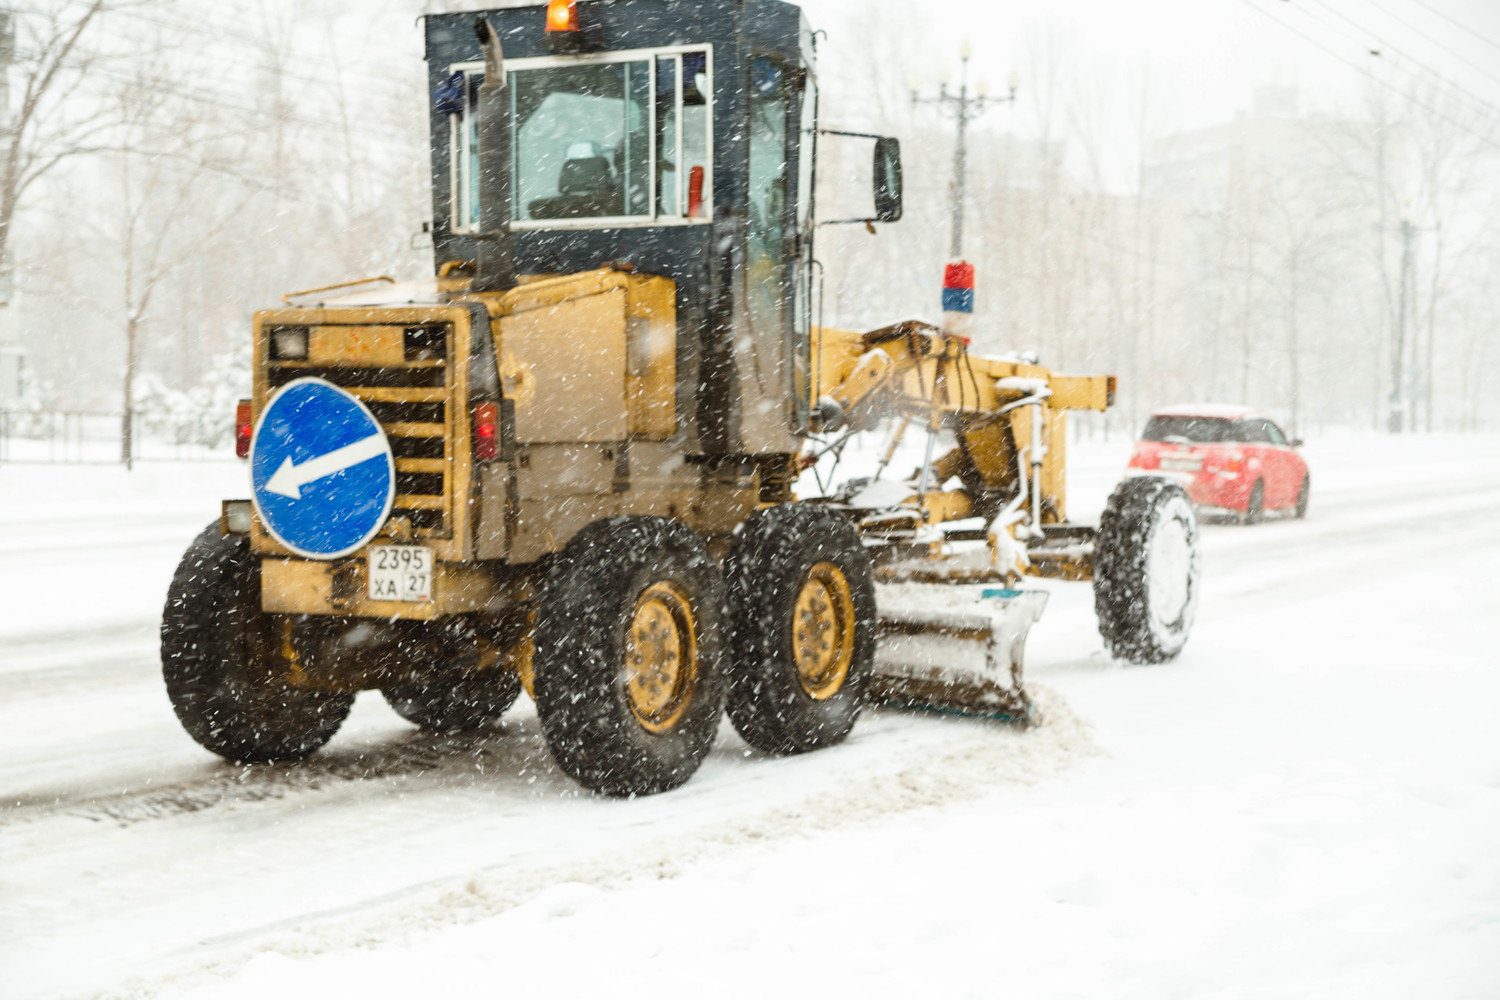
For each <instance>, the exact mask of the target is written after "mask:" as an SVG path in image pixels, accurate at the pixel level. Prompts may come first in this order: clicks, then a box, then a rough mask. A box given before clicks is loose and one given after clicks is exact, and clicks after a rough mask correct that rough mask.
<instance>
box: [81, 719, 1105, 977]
mask: <svg viewBox="0 0 1500 1000" xmlns="http://www.w3.org/2000/svg"><path fill="white" fill-rule="evenodd" d="M1034 697H1035V699H1036V702H1037V704H1038V707H1039V710H1040V712H1041V722H1040V724H1039V725H1036V726H1033V727H1032V728H1030V729H1028V730H1017V729H1015V728H1012V727H1001V726H994V725H990V724H984V723H977V722H976V724H975V725H974V726H973V727H972V730H971V734H969V735H967V736H966V737H960V738H958V739H956V740H954V741H952V742H951V743H949V744H946V745H945V746H944V747H943V748H940V749H936V750H934V749H933V748H931V747H928V748H925V749H920V750H916V751H913V753H912V756H911V757H910V758H908V759H907V760H905V761H904V762H903V764H902V766H898V767H893V768H890V769H887V770H882V771H878V772H874V773H871V772H868V771H858V772H854V773H852V774H846V775H845V778H846V780H844V781H843V782H842V783H840V784H839V785H838V787H837V789H836V790H833V791H826V790H825V791H819V792H816V793H814V794H812V795H809V796H808V797H806V798H805V799H803V800H802V801H800V802H796V803H793V804H781V805H774V806H770V807H762V808H754V807H753V803H754V802H755V801H758V800H751V803H752V808H751V809H749V810H746V811H742V812H738V813H736V814H734V815H732V816H730V817H728V818H725V819H721V820H718V821H715V822H710V823H705V824H701V825H699V826H697V827H696V828H694V829H691V830H682V829H674V830H672V832H669V833H665V834H662V835H659V836H656V837H654V838H651V839H650V840H648V841H646V842H645V843H643V844H637V845H635V846H633V847H630V848H628V849H625V850H615V851H610V852H608V853H604V854H598V855H594V856H592V857H589V858H586V859H583V860H580V861H574V862H566V863H562V864H538V865H533V866H522V867H516V866H514V865H505V866H499V867H493V868H481V869H478V870H476V871H474V872H472V873H470V874H468V875H465V876H459V877H453V878H446V879H441V880H437V881H433V882H429V883H426V884H422V885H417V886H413V887H411V888H409V889H406V890H403V891H401V892H397V893H394V894H390V895H388V896H386V897H383V898H378V899H373V900H369V901H365V902H362V903H359V904H357V905H354V906H349V907H342V908H339V909H338V910H334V911H329V912H324V913H309V914H305V915H302V916H300V917H297V918H293V919H291V920H284V921H279V922H277V923H276V924H274V925H271V926H267V927H261V928H256V929H253V930H249V931H245V932H242V933H236V934H231V935H224V936H220V937H216V938H210V939H207V940H205V941H202V942H199V943H198V944H197V945H196V946H195V947H194V948H192V949H191V950H183V951H178V952H176V953H174V954H169V955H166V956H163V958H162V960H161V961H160V962H159V963H158V964H157V966H156V967H155V968H154V969H152V970H151V971H150V972H149V973H148V974H146V975H145V976H142V977H139V978H137V979H135V980H133V981H131V982H129V983H126V984H124V985H123V986H122V987H120V988H119V989H117V990H113V991H110V992H107V993H104V994H102V995H103V996H104V997H109V998H120V1000H124V998H139V997H149V996H154V995H158V994H159V993H160V992H162V991H163V990H168V989H170V990H172V991H176V990H181V989H187V988H190V987H193V986H197V985H201V984H203V983H207V982H211V981H213V980H217V979H221V978H225V977H228V976H231V975H233V974H234V973H235V972H237V971H238V970H239V969H240V968H242V967H243V966H244V965H245V963H247V962H248V961H250V960H251V959H252V958H255V957H256V956H257V955H262V954H266V953H276V954H281V955H284V956H287V957H293V958H295V957H306V956H311V955H317V954H322V953H325V952H329V951H336V950H347V949H352V948H363V947H371V946H377V945H387V944H398V943H400V942H402V941H407V940H411V939H413V938H415V937H416V936H418V935H420V934H423V933H427V932H431V931H434V930H440V929H442V928H445V927H451V926H454V925H459V924H468V923H474V922H477V921H480V920H484V919H487V918H489V917H493V916H497V915H499V914H501V913H504V912H506V911H507V910H511V909H514V908H515V907H517V906H521V905H523V904H525V903H527V902H528V901H530V900H531V899H533V898H535V897H536V896H538V895H539V894H541V893H542V892H543V891H545V890H547V889H550V888H553V887H555V886H557V885H559V884H562V883H577V884H584V885H589V886H593V887H596V888H600V889H610V888H615V887H618V886H622V885H624V884H626V883H629V882H631V881H634V880H637V879H642V878H646V879H666V878H672V877H675V876H677V875H678V874H680V873H682V872H684V871H685V870H687V869H688V868H690V867H692V866H693V865H695V864H698V863H701V862H704V861H708V860H711V859H713V858H716V857H719V856H723V855H726V854H729V853H732V852H735V851H742V850H753V849H755V848H756V847H757V846H758V845H762V844H768V843H773V842H775V841H777V840H781V839H785V838H790V837H804V836H807V835H808V834H810V833H817V832H824V831H829V830H837V829H842V828H847V827H851V826H856V825H860V824H865V823H870V822H878V821H883V820H886V819H889V818H890V817H891V816H893V815H897V814H900V813H907V812H913V811H917V810H922V809H931V808H941V807H943V806H945V805H948V804H952V803H957V802H964V801H969V800H972V799H973V798H974V797H975V796H976V795H980V794H984V793H986V792H993V791H996V790H1000V789H1004V788H1007V787H1010V788H1022V787H1025V786H1029V785H1035V784H1039V783H1041V782H1043V781H1046V780H1048V779H1051V778H1054V777H1056V776H1058V775H1061V774H1062V773H1064V772H1066V771H1068V770H1071V769H1073V768H1075V767H1077V766H1079V765H1081V764H1082V763H1084V762H1086V761H1088V760H1089V759H1092V758H1096V757H1100V756H1103V755H1104V751H1103V750H1102V749H1101V748H1100V747H1099V746H1098V744H1097V743H1096V742H1095V741H1094V736H1093V729H1092V727H1091V726H1090V725H1089V723H1087V722H1086V721H1085V720H1083V719H1082V718H1081V717H1079V716H1078V715H1077V714H1076V713H1074V712H1073V711H1072V709H1071V708H1070V707H1069V706H1068V704H1067V702H1066V701H1064V700H1063V699H1062V697H1061V696H1060V695H1058V694H1056V693H1055V692H1053V691H1051V690H1049V689H1037V690H1035V691H1034ZM823 753H826V754H828V755H829V756H828V757H824V760H825V761H828V763H830V764H832V763H833V760H830V759H829V758H834V759H835V760H836V754H837V749H836V748H835V749H833V750H829V751H824V752H823ZM819 756H820V757H822V756H823V754H821V753H820V754H819ZM692 787H693V786H692V785H691V784H690V785H688V786H687V789H692ZM687 789H685V790H687ZM712 791H713V790H710V792H708V793H707V794H712ZM678 819H680V817H678ZM204 952H207V953H209V954H212V955H213V957H212V958H209V959H203V958H201V957H199V956H200V955H201V954H203V953H204Z"/></svg>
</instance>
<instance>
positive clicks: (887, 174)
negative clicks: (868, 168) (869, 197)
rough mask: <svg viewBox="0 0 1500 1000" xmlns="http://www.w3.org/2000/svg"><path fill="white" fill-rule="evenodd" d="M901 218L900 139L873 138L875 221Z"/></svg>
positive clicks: (894, 220)
mask: <svg viewBox="0 0 1500 1000" xmlns="http://www.w3.org/2000/svg"><path fill="white" fill-rule="evenodd" d="M900 218H901V140H900V139H892V138H890V137H889V136H887V137H885V138H881V139H877V140H875V221H876V222H897V221H899V220H900Z"/></svg>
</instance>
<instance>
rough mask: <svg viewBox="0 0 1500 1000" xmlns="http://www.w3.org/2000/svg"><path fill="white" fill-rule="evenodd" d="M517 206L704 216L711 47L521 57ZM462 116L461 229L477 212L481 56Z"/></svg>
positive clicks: (546, 214) (511, 91) (470, 76)
mask: <svg viewBox="0 0 1500 1000" xmlns="http://www.w3.org/2000/svg"><path fill="white" fill-rule="evenodd" d="M509 65H510V67H511V68H510V72H509V74H508V77H509V80H508V87H507V95H508V98H509V102H510V112H511V124H512V129H511V141H512V142H513V143H514V146H513V148H512V158H511V163H512V169H513V171H514V172H513V175H512V178H511V180H512V183H511V192H512V199H513V200H512V203H511V218H512V220H513V221H515V222H518V223H523V224H524V223H536V224H540V225H546V224H548V223H554V224H555V223H557V222H560V221H564V220H589V219H597V220H615V221H620V222H631V221H648V222H649V221H652V220H661V221H673V222H687V221H696V220H699V219H704V220H706V219H707V217H708V214H709V213H708V207H709V203H710V201H711V197H710V192H711V190H712V187H711V176H710V174H711V170H712V166H711V161H710V155H709V151H710V147H711V139H712V132H711V113H710V109H711V99H710V94H711V87H710V83H709V75H710V70H711V65H710V54H709V52H708V51H707V50H706V49H704V50H684V51H669V52H655V51H652V52H640V53H622V54H619V55H616V56H611V57H610V58H609V59H608V60H607V61H598V60H597V59H580V58H566V57H561V58H553V59H536V60H524V59H523V60H515V61H514V62H512V63H510V64H509ZM460 71H461V72H462V73H463V74H464V79H465V83H466V86H465V88H464V92H465V101H464V106H463V109H462V111H461V113H459V114H457V115H455V116H454V118H455V121H454V132H455V135H454V154H455V167H454V178H453V179H454V182H455V188H456V190H457V193H458V197H457V198H456V199H455V205H454V209H455V211H454V216H455V217H454V230H455V231H456V232H472V231H474V228H475V226H476V225H477V223H478V220H479V154H478V150H477V148H476V142H477V133H478V130H477V122H476V121H475V120H474V118H475V116H474V114H473V109H474V108H475V107H476V106H477V104H478V93H479V85H480V84H481V83H482V82H483V79H484V73H483V70H482V68H477V67H476V68H464V69H462V70H460Z"/></svg>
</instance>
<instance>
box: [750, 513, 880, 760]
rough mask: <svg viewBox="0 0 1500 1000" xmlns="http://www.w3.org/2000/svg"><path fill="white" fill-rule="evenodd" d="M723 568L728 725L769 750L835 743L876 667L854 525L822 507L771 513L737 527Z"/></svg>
mask: <svg viewBox="0 0 1500 1000" xmlns="http://www.w3.org/2000/svg"><path fill="white" fill-rule="evenodd" d="M724 570H725V575H726V576H727V577H728V579H729V592H730V599H731V601H732V602H733V607H734V637H735V641H734V663H733V668H732V669H733V678H732V681H731V684H730V691H729V718H730V721H731V722H733V723H734V727H735V729H736V730H738V731H739V734H740V735H741V736H742V737H744V739H745V741H746V742H747V743H749V744H750V745H751V746H754V747H756V748H758V749H760V750H764V751H765V752H767V753H774V754H794V753H802V752H804V751H808V750H816V749H819V748H820V747H825V746H832V745H833V744H836V743H839V742H841V741H842V740H843V739H844V738H845V737H846V736H848V735H849V731H850V729H852V728H853V726H854V722H855V719H857V718H858V716H859V712H860V708H861V706H862V705H863V704H864V700H865V693H866V691H867V690H868V689H869V686H870V678H871V676H872V675H873V672H874V669H875V625H876V614H875V582H874V577H873V575H872V573H871V571H870V560H869V557H868V556H866V555H865V551H864V548H863V546H861V545H860V541H859V535H858V533H857V532H856V531H855V530H854V527H853V526H852V525H851V524H850V523H849V522H848V521H847V520H846V519H845V518H844V517H842V516H841V515H840V514H838V513H837V512H836V511H833V510H829V509H828V508H826V507H818V506H813V505H807V504H782V505H780V506H777V507H771V508H768V509H766V510H763V511H761V512H760V513H758V514H756V515H755V516H754V517H752V518H750V520H749V521H747V522H745V524H744V525H743V526H742V527H741V528H740V530H739V532H738V533H737V534H736V535H735V540H734V547H733V548H732V549H731V550H730V553H729V559H728V560H727V561H726V562H725V565H724Z"/></svg>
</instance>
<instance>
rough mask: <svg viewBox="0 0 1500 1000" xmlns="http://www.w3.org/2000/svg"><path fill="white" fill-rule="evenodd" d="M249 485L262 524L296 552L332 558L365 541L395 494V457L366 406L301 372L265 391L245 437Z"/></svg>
mask: <svg viewBox="0 0 1500 1000" xmlns="http://www.w3.org/2000/svg"><path fill="white" fill-rule="evenodd" d="M250 486H251V496H252V497H253V498H254V501H255V509H256V512H257V513H258V514H259V515H260V519H261V522H262V523H263V524H265V526H266V530H267V531H269V532H270V533H271V535H272V536H273V537H274V538H275V539H276V540H277V541H278V542H280V543H281V544H282V545H285V546H286V547H287V548H289V549H291V550H292V551H293V552H295V553H297V554H298V555H301V556H309V557H311V558H314V559H335V558H337V557H339V556H343V555H348V554H349V553H350V552H353V551H354V550H355V549H357V548H359V547H360V546H362V545H364V544H365V543H366V542H368V541H369V540H370V539H371V538H374V537H375V533H376V532H378V531H379V530H380V527H381V525H383V524H384V523H385V519H386V517H387V516H388V515H389V514H390V512H391V503H392V502H393V501H394V500H395V499H396V463H395V460H394V459H393V458H392V457H391V445H390V442H389V441H387V440H386V437H385V431H384V430H382V429H381V426H380V423H379V422H378V421H377V420H376V419H375V417H374V415H373V414H371V413H370V411H369V409H368V408H367V407H366V406H365V404H363V403H361V402H360V401H359V400H358V399H355V398H354V397H353V396H352V395H350V394H349V393H347V392H345V391H344V390H343V389H340V388H339V387H338V386H336V385H333V384H332V383H330V382H325V381H323V380H322V379H320V378H301V379H297V380H296V381H295V382H288V383H287V384H286V385H284V386H282V387H281V389H280V390H278V391H277V393H276V395H274V396H272V397H271V402H270V403H268V404H267V405H266V409H265V412H264V413H262V414H261V416H260V422H259V423H257V424H256V425H255V433H254V435H253V436H252V437H251V438H250Z"/></svg>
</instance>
